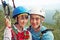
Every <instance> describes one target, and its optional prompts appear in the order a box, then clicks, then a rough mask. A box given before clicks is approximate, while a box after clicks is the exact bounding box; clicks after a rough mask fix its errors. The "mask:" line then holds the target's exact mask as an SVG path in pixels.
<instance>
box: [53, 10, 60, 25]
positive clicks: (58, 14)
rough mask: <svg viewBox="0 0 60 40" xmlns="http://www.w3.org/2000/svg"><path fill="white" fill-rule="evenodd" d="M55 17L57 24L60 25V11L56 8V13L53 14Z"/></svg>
mask: <svg viewBox="0 0 60 40" xmlns="http://www.w3.org/2000/svg"><path fill="white" fill-rule="evenodd" d="M53 19H54V21H55V23H56V25H57V26H60V12H59V11H57V10H56V12H55V14H54V15H53Z"/></svg>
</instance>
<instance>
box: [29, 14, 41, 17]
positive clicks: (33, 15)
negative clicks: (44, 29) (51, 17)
mask: <svg viewBox="0 0 60 40" xmlns="http://www.w3.org/2000/svg"><path fill="white" fill-rule="evenodd" d="M30 17H34V18H36V17H40V15H37V14H31V15H30Z"/></svg>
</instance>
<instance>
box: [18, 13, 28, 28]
mask: <svg viewBox="0 0 60 40" xmlns="http://www.w3.org/2000/svg"><path fill="white" fill-rule="evenodd" d="M27 22H28V14H20V15H19V16H18V24H19V25H20V26H21V27H24V26H25V25H26V24H27Z"/></svg>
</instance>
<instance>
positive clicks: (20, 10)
mask: <svg viewBox="0 0 60 40" xmlns="http://www.w3.org/2000/svg"><path fill="white" fill-rule="evenodd" d="M23 13H27V14H29V10H28V9H26V8H24V7H22V6H19V7H17V8H15V9H14V10H13V14H12V16H13V18H15V17H17V16H18V15H19V14H23Z"/></svg>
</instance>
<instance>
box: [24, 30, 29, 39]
mask: <svg viewBox="0 0 60 40" xmlns="http://www.w3.org/2000/svg"><path fill="white" fill-rule="evenodd" d="M24 36H25V39H29V32H28V31H24Z"/></svg>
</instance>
